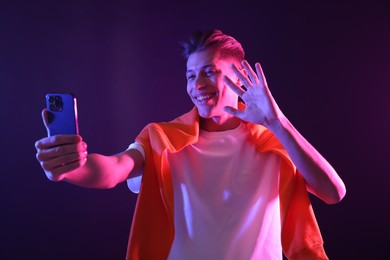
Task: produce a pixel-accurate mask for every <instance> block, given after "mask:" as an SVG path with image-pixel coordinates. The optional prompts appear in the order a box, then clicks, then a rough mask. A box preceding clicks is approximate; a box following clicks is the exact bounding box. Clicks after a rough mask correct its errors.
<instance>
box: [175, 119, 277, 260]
mask: <svg viewBox="0 0 390 260" xmlns="http://www.w3.org/2000/svg"><path fill="white" fill-rule="evenodd" d="M280 160H281V159H280V157H279V156H278V155H276V154H274V153H266V154H262V153H259V152H258V151H256V149H255V146H254V145H253V143H251V142H250V140H249V135H248V132H247V128H246V126H245V125H244V124H241V125H240V126H239V127H238V128H236V129H233V130H228V131H223V132H206V131H202V130H201V131H200V134H199V140H198V142H197V143H196V144H193V145H189V146H187V147H185V148H184V149H183V150H181V151H180V152H177V153H174V154H168V161H169V164H170V169H171V172H172V180H173V187H174V225H175V238H174V242H173V245H172V247H171V251H170V254H169V258H168V259H170V260H176V259H180V260H181V259H200V260H207V259H213V260H215V259H218V260H222V259H224V260H225V259H234V260H236V259H240V260H241V259H267V260H269V259H278V260H281V259H282V247H281V225H280V207H279V196H278V194H279V193H278V190H279V169H280Z"/></svg>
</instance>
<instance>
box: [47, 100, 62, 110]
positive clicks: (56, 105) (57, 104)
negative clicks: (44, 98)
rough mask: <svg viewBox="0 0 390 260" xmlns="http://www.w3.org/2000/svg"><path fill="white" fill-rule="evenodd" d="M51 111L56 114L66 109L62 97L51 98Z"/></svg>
mask: <svg viewBox="0 0 390 260" xmlns="http://www.w3.org/2000/svg"><path fill="white" fill-rule="evenodd" d="M49 103H50V110H52V111H54V112H61V111H62V109H63V107H64V102H63V101H62V98H61V97H60V96H50V97H49Z"/></svg>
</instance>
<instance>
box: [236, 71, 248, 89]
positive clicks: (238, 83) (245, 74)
mask: <svg viewBox="0 0 390 260" xmlns="http://www.w3.org/2000/svg"><path fill="white" fill-rule="evenodd" d="M240 71H241V73H242V74H244V76H245V77H247V76H248V72H247V71H246V70H245V69H244V68H240ZM236 84H237V85H239V86H241V85H242V82H241V80H240V79H239V78H238V77H237V80H236Z"/></svg>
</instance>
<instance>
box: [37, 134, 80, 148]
mask: <svg viewBox="0 0 390 260" xmlns="http://www.w3.org/2000/svg"><path fill="white" fill-rule="evenodd" d="M81 141H82V138H81V136H79V135H53V136H49V137H45V138H42V139H40V140H38V141H36V142H35V147H36V149H47V148H51V147H56V146H61V145H65V144H76V143H80V142H81Z"/></svg>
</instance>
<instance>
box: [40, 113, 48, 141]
mask: <svg viewBox="0 0 390 260" xmlns="http://www.w3.org/2000/svg"><path fill="white" fill-rule="evenodd" d="M41 115H42V121H43V124H44V125H45V128H46V132H47V136H50V129H49V124H50V114H49V111H48V110H47V108H45V109H43V110H42V113H41Z"/></svg>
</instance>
